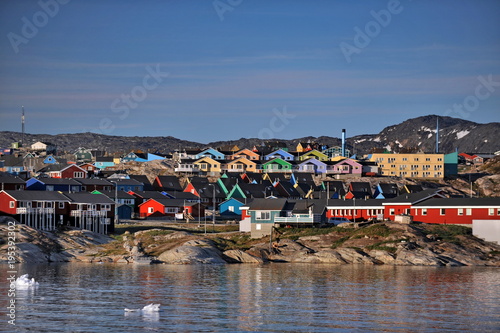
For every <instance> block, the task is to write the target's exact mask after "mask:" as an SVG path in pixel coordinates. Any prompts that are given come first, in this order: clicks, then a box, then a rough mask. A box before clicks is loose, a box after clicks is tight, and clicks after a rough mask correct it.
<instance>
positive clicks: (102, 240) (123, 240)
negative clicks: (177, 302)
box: [0, 222, 500, 267]
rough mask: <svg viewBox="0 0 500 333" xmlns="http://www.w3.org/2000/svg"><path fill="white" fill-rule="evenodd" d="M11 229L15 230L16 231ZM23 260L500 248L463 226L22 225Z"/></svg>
mask: <svg viewBox="0 0 500 333" xmlns="http://www.w3.org/2000/svg"><path fill="white" fill-rule="evenodd" d="M11 229H12V228H11ZM8 232H9V227H8V226H7V225H6V224H2V225H0V239H1V243H0V262H3V263H6V262H7V261H8V259H9V258H8V247H9V245H8V242H7V235H8ZM15 237H16V247H17V251H16V255H15V260H16V262H20V263H32V264H35V263H48V262H87V263H96V262H99V263H103V262H109V263H118V264H121V263H123V264H151V263H163V264H232V263H254V264H259V263H265V262H289V263H328V264H342V265H345V264H364V265H414V266H493V267H500V245H498V244H495V243H490V242H486V241H483V240H481V239H478V238H476V237H474V236H472V235H471V234H470V229H468V228H466V227H459V226H434V225H418V224H412V225H403V224H396V223H388V222H386V223H377V224H372V225H366V226H362V227H359V226H347V227H345V228H339V227H337V228H327V229H291V230H286V229H285V230H283V229H282V230H276V233H275V235H274V238H273V239H272V240H270V239H269V237H265V238H262V239H257V240H253V239H250V238H249V236H248V234H244V233H240V232H225V233H213V234H207V235H203V234H197V233H195V232H190V231H189V230H185V231H179V230H172V229H168V228H153V229H148V230H142V231H137V232H134V233H130V232H128V231H126V232H125V233H124V234H123V235H120V236H115V238H112V237H108V236H104V235H100V234H96V233H92V232H90V231H86V230H66V231H62V232H58V233H51V232H41V231H37V230H35V229H32V228H30V227H27V226H25V225H21V224H16V226H15Z"/></svg>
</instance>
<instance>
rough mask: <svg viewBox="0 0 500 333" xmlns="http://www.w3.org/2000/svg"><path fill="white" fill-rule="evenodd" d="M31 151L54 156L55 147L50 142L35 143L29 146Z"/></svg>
mask: <svg viewBox="0 0 500 333" xmlns="http://www.w3.org/2000/svg"><path fill="white" fill-rule="evenodd" d="M31 150H35V151H44V152H46V153H47V154H55V153H56V151H57V146H56V145H55V144H53V143H50V142H42V141H37V142H35V143H34V144H32V145H31Z"/></svg>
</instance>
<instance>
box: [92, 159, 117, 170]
mask: <svg viewBox="0 0 500 333" xmlns="http://www.w3.org/2000/svg"><path fill="white" fill-rule="evenodd" d="M94 165H95V166H96V168H98V169H106V168H108V167H113V166H114V165H115V161H114V158H113V156H102V157H96V158H95V162H94Z"/></svg>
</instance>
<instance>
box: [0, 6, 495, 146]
mask: <svg viewBox="0 0 500 333" xmlns="http://www.w3.org/2000/svg"><path fill="white" fill-rule="evenodd" d="M499 17H500V2H499V1H495V0H490V1H484V0H470V1H466V0H463V1H462V0H460V1H430V0H429V1H410V0H406V1H404V0H402V1H399V2H398V1H394V0H390V1H333V0H331V1H307V0H300V1H299V0H289V1H262V0H252V1H250V0H220V1H219V0H215V1H212V0H204V1H195V0H193V1H166V0H161V1H130V0H120V1H118V0H116V1H111V0H109V1H103V0H100V1H93V0H86V1H79V0H71V1H68V0H40V1H20V0H8V1H7V0H6V1H2V2H1V4H0V36H1V38H0V130H12V131H20V130H21V125H20V112H21V106H22V105H24V108H25V112H26V131H27V132H28V133H46V134H59V133H78V132H87V131H91V132H95V133H102V134H109V135H127V136H135V135H137V136H174V137H178V138H181V139H186V140H192V141H198V142H204V143H206V142H210V141H215V140H231V139H238V138H241V137H260V138H262V139H267V138H269V137H271V136H272V137H276V138H283V139H292V138H298V137H303V136H309V135H312V136H321V135H328V136H337V137H339V136H340V132H341V129H342V128H346V129H347V134H348V136H354V135H358V134H371V133H378V132H379V131H380V130H382V129H383V128H384V127H386V126H389V125H393V124H397V123H400V122H402V121H404V120H406V119H408V118H414V117H418V116H422V115H427V114H438V115H450V116H454V117H459V118H463V119H467V120H471V121H476V122H480V123H486V122H498V121H500V116H499V114H500V112H499V111H500V20H499V19H498V18H499ZM30 28H31V29H30ZM33 28H34V29H33ZM360 31H361V32H360ZM484 82H486V84H485V83H484ZM488 82H489V83H488ZM454 104H456V105H458V107H460V106H462V111H459V108H454Z"/></svg>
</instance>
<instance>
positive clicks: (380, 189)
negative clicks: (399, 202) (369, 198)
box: [373, 183, 399, 199]
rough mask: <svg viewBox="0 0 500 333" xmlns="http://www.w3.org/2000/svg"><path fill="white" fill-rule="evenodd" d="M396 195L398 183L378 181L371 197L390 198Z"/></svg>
mask: <svg viewBox="0 0 500 333" xmlns="http://www.w3.org/2000/svg"><path fill="white" fill-rule="evenodd" d="M398 195H399V188H398V185H396V184H392V183H379V184H378V185H377V187H376V188H375V191H374V193H373V197H374V198H375V199H391V198H395V197H397V196H398Z"/></svg>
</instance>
